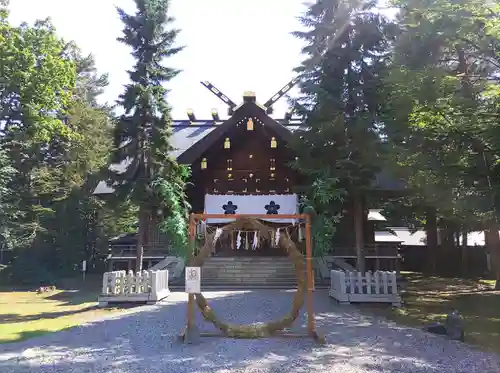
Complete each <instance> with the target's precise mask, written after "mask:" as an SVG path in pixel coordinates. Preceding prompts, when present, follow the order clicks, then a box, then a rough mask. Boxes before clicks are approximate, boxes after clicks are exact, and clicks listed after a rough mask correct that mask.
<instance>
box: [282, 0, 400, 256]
mask: <svg viewBox="0 0 500 373" xmlns="http://www.w3.org/2000/svg"><path fill="white" fill-rule="evenodd" d="M372 6H373V5H372V4H371V3H369V2H354V3H352V2H344V1H338V0H328V1H317V2H315V3H314V4H312V5H311V6H310V7H309V8H308V10H307V12H306V13H305V15H304V16H303V17H302V18H301V20H302V23H303V25H304V26H305V27H306V28H307V29H308V30H307V31H301V32H296V33H295V36H297V37H298V38H300V39H302V40H304V41H305V43H306V46H305V47H304V48H303V53H304V55H305V60H304V61H303V63H302V65H301V66H300V67H299V68H297V71H298V72H299V73H300V74H301V78H302V79H301V82H300V88H301V94H302V96H301V97H299V98H298V99H297V100H296V101H295V102H294V104H295V108H296V110H297V112H298V113H299V114H301V115H302V116H303V117H304V119H305V125H306V126H307V127H308V130H307V131H297V132H296V135H295V139H293V140H292V142H291V147H292V148H293V149H294V151H295V152H296V153H297V154H298V156H299V157H298V160H297V161H296V162H295V163H294V164H293V166H294V167H295V168H296V169H297V170H299V171H300V172H301V174H303V175H305V176H306V183H307V184H306V185H307V186H306V187H305V188H304V189H305V191H306V194H307V197H308V202H307V203H309V204H310V205H311V206H312V207H314V208H315V210H317V211H318V217H317V218H316V219H315V224H314V227H315V232H314V233H313V234H314V237H315V240H314V241H315V246H316V249H317V250H319V251H320V252H326V251H328V250H330V249H331V245H332V237H333V235H334V234H335V225H336V224H337V223H338V222H339V221H340V218H341V211H342V209H343V208H342V205H343V200H344V198H345V197H346V196H347V195H350V194H351V193H352V192H354V191H355V190H359V189H369V188H370V186H371V184H372V182H373V180H374V177H375V174H376V173H377V172H378V171H379V170H380V168H381V167H382V165H383V163H384V161H385V159H384V157H385V150H384V146H383V143H382V140H381V138H380V136H379V132H380V131H379V124H380V119H381V112H382V108H383V107H384V99H383V96H382V95H380V94H379V91H380V89H381V86H382V83H383V82H382V75H383V73H384V71H385V70H386V68H387V55H388V53H389V41H390V37H389V30H390V28H391V27H392V25H391V24H390V22H388V21H387V20H386V19H385V18H384V17H382V16H380V15H378V14H375V13H371V12H370V11H369V10H370V7H372Z"/></svg>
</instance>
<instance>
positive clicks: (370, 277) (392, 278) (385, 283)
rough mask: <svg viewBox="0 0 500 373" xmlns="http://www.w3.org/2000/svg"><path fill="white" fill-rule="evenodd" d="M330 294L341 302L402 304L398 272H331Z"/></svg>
mask: <svg viewBox="0 0 500 373" xmlns="http://www.w3.org/2000/svg"><path fill="white" fill-rule="evenodd" d="M329 293H330V296H331V297H332V298H334V299H336V300H337V301H339V302H340V303H391V304H392V305H393V306H395V307H399V306H401V297H400V296H399V294H398V287H397V283H396V272H387V271H376V272H373V273H372V272H371V271H368V272H366V273H365V274H364V275H363V274H362V273H361V272H344V271H339V270H332V271H331V273H330V292H329Z"/></svg>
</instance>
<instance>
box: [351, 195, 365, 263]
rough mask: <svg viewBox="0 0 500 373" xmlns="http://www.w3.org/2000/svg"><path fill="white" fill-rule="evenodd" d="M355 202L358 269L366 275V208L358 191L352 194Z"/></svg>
mask: <svg viewBox="0 0 500 373" xmlns="http://www.w3.org/2000/svg"><path fill="white" fill-rule="evenodd" d="M352 199H353V200H352V202H353V216H354V238H355V247H356V269H357V270H358V271H359V272H361V273H364V272H365V258H364V252H363V246H364V229H363V220H364V217H363V215H364V208H363V198H362V196H361V193H360V192H359V191H358V190H356V191H354V192H353V193H352Z"/></svg>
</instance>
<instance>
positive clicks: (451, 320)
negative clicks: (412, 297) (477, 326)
mask: <svg viewBox="0 0 500 373" xmlns="http://www.w3.org/2000/svg"><path fill="white" fill-rule="evenodd" d="M424 330H425V331H427V332H429V333H434V334H439V335H445V336H447V337H448V338H449V339H451V340H454V341H461V342H464V340H465V332H464V326H463V318H462V316H461V315H460V313H459V312H458V311H457V310H454V311H453V312H451V313H449V314H448V315H447V316H446V320H445V322H444V324H442V323H439V322H438V323H434V324H430V325H427V326H425V327H424Z"/></svg>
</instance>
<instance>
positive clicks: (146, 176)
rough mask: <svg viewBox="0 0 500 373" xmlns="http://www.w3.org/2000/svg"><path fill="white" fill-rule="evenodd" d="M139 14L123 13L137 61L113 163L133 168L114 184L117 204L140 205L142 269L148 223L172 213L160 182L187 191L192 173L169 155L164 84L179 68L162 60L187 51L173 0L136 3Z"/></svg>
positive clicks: (113, 174)
mask: <svg viewBox="0 0 500 373" xmlns="http://www.w3.org/2000/svg"><path fill="white" fill-rule="evenodd" d="M135 4H136V7H137V10H136V12H135V14H133V15H130V14H127V13H126V12H125V11H124V10H123V9H118V13H119V16H120V19H121V21H122V22H123V24H124V29H123V36H122V37H120V38H119V39H118V40H119V41H121V42H123V43H125V44H126V45H127V46H129V47H130V48H131V49H132V56H134V58H135V60H136V63H135V66H134V68H133V69H132V70H131V71H129V76H130V80H131V82H130V83H129V84H128V85H126V87H125V92H124V93H123V94H122V95H121V96H120V99H119V101H118V103H119V105H121V106H122V107H123V109H124V113H123V115H121V116H120V118H119V119H118V123H117V125H116V128H115V131H114V147H115V149H114V151H113V153H112V157H111V162H112V163H114V164H116V163H121V164H124V163H126V164H127V167H126V169H125V170H124V172H116V171H115V172H111V174H110V178H109V183H110V184H113V185H114V186H115V187H114V188H115V191H116V195H115V198H116V200H117V202H124V201H131V202H132V203H134V204H136V205H137V206H138V207H139V212H138V234H137V260H136V270H137V271H140V270H141V269H142V259H143V244H144V238H145V235H144V233H145V230H146V229H147V224H148V220H150V219H154V218H155V216H156V214H157V212H158V211H159V209H161V208H163V209H164V213H165V214H166V215H169V214H170V211H168V209H169V208H170V207H171V206H163V205H162V201H161V200H160V198H159V196H158V193H155V190H154V189H155V188H154V183H155V180H157V179H158V178H162V179H163V180H165V181H166V183H167V184H175V185H180V186H181V187H180V188H179V189H183V185H182V183H183V181H184V180H185V176H186V170H185V168H184V167H182V166H180V165H178V164H177V163H176V161H175V159H173V158H171V157H170V156H169V152H170V151H172V150H173V148H172V146H171V145H170V142H169V138H170V135H171V131H170V124H171V118H170V109H169V106H168V104H167V101H166V98H165V97H166V94H167V92H168V90H167V89H166V88H165V87H164V86H163V84H164V83H166V82H168V81H170V80H171V79H172V78H174V77H175V76H176V75H177V74H179V72H180V71H179V70H177V69H174V68H170V67H165V66H164V65H163V64H162V62H163V59H164V58H168V57H170V56H173V55H175V54H177V53H178V52H180V51H181V50H182V49H183V48H182V47H176V46H175V45H174V43H175V39H176V37H177V35H178V33H179V30H177V29H173V28H169V27H168V26H169V25H170V24H171V23H172V22H173V20H174V19H173V18H172V17H171V16H169V14H168V12H169V5H170V1H168V0H135Z"/></svg>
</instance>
